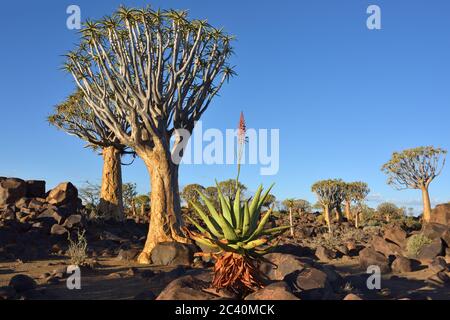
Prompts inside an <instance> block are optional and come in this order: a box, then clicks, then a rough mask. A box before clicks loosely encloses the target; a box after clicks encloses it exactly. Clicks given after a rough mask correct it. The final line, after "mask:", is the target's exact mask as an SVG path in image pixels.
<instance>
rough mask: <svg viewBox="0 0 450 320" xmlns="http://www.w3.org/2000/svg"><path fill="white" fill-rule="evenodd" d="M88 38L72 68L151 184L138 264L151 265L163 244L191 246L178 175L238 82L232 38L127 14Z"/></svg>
mask: <svg viewBox="0 0 450 320" xmlns="http://www.w3.org/2000/svg"><path fill="white" fill-rule="evenodd" d="M81 33H82V40H81V43H80V44H79V46H78V48H77V49H76V50H74V51H73V52H71V53H69V54H68V55H67V62H66V65H65V68H66V69H67V70H68V71H69V72H70V73H71V74H72V75H73V77H74V79H75V82H76V83H77V85H78V86H79V88H80V89H81V90H82V91H83V93H84V94H85V97H86V102H87V104H88V105H89V106H90V107H91V109H92V110H93V112H94V113H95V115H96V116H97V117H99V118H100V119H101V120H102V121H103V122H104V123H105V124H106V125H107V127H108V128H109V129H110V130H111V131H112V132H113V133H114V135H115V136H116V137H117V138H118V140H119V142H120V143H121V144H123V145H126V146H128V147H130V148H132V149H133V150H134V151H135V152H136V154H137V155H138V156H139V157H140V158H141V159H142V160H143V161H144V163H145V165H146V167H147V169H148V171H149V174H150V177H151V200H150V202H151V218H150V228H149V233H148V236H147V241H146V244H145V246H144V249H143V252H142V253H141V254H140V255H139V258H138V260H139V262H141V263H149V262H150V260H149V254H150V252H151V250H152V249H153V247H154V246H155V245H156V244H157V243H159V242H165V241H180V242H186V238H185V237H184V235H183V234H182V232H181V228H180V227H181V225H182V220H181V212H180V211H181V210H180V209H181V208H180V195H179V187H178V167H179V163H180V161H181V157H182V156H183V147H184V146H185V145H186V144H187V142H188V140H189V135H190V134H191V133H192V131H193V129H194V126H195V123H196V121H198V120H199V119H200V117H201V116H202V115H203V113H204V112H205V111H206V110H207V108H208V107H209V105H210V103H211V101H212V99H213V98H214V97H215V96H216V95H217V93H218V92H219V90H220V89H221V87H222V85H223V83H224V82H225V81H226V80H227V79H228V78H229V77H230V76H231V75H233V74H234V72H233V70H232V69H231V68H230V67H229V66H228V65H227V60H228V58H229V57H230V56H231V54H232V48H231V45H230V42H231V40H232V38H231V37H230V36H228V35H225V34H224V33H223V32H222V31H221V30H217V29H214V28H212V27H211V26H209V25H208V24H207V23H206V22H205V21H199V20H192V21H190V20H188V18H187V13H186V12H178V11H165V12H161V11H159V10H158V11H153V10H151V9H149V8H147V9H141V10H136V9H127V8H124V7H121V8H120V9H119V10H118V11H117V12H116V13H114V14H113V15H112V16H111V17H107V18H105V19H103V20H101V21H95V22H87V23H85V24H84V27H83V29H82V30H81ZM124 123H125V124H126V127H128V128H129V130H128V131H126V130H124V129H123V124H124ZM172 138H173V139H172ZM174 160H176V161H174Z"/></svg>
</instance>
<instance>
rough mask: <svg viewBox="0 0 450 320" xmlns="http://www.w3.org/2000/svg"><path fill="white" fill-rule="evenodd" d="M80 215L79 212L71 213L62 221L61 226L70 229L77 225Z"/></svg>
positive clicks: (79, 221)
mask: <svg viewBox="0 0 450 320" xmlns="http://www.w3.org/2000/svg"><path fill="white" fill-rule="evenodd" d="M81 219H82V217H81V215H80V214H72V215H70V216H69V217H67V219H66V220H65V221H64V223H63V225H62V226H63V227H64V228H67V229H72V228H73V227H75V226H77V225H78V224H80V223H81Z"/></svg>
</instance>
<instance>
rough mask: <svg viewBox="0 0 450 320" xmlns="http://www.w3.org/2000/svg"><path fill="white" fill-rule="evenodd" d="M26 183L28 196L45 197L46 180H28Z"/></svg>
mask: <svg viewBox="0 0 450 320" xmlns="http://www.w3.org/2000/svg"><path fill="white" fill-rule="evenodd" d="M25 183H26V190H27V191H26V197H27V198H45V181H39V180H28V181H25Z"/></svg>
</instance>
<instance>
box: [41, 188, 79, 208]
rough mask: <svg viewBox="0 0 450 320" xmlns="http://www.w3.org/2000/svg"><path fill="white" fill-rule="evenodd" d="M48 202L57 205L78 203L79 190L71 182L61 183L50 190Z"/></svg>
mask: <svg viewBox="0 0 450 320" xmlns="http://www.w3.org/2000/svg"><path fill="white" fill-rule="evenodd" d="M47 202H48V203H50V204H53V205H56V206H59V205H63V204H73V203H76V202H78V190H77V188H75V186H74V185H73V184H72V183H70V182H64V183H61V184H59V185H58V186H57V187H56V188H54V189H52V190H51V191H50V192H49V194H48V196H47Z"/></svg>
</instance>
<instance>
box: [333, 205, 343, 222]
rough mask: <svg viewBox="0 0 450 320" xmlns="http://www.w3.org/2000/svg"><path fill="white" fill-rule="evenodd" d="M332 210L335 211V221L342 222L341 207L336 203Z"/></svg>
mask: <svg viewBox="0 0 450 320" xmlns="http://www.w3.org/2000/svg"><path fill="white" fill-rule="evenodd" d="M334 210H335V211H336V220H337V222H339V223H340V222H342V209H341V206H340V205H338V206H336V208H334Z"/></svg>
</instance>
